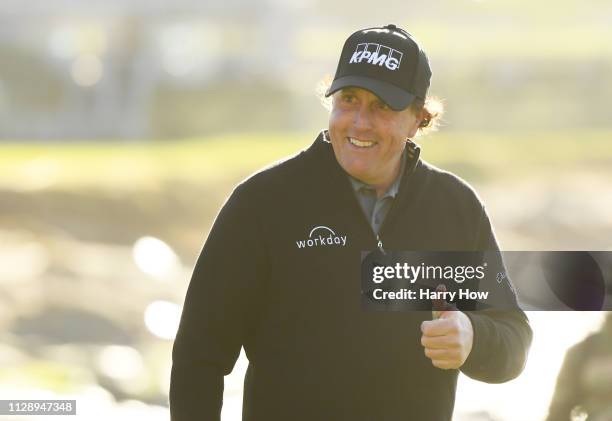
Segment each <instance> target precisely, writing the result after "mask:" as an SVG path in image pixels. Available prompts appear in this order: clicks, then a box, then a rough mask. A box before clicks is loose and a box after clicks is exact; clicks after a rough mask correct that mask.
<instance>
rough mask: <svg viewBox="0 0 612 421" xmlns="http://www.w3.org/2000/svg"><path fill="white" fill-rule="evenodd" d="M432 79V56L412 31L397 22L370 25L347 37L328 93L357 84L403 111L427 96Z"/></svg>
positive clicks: (395, 108)
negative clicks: (428, 56) (430, 65)
mask: <svg viewBox="0 0 612 421" xmlns="http://www.w3.org/2000/svg"><path fill="white" fill-rule="evenodd" d="M430 80H431V69H430V68H429V60H428V59H427V56H426V55H425V52H424V51H423V50H422V49H421V47H420V46H419V44H418V43H417V41H416V40H415V39H414V38H413V36H412V35H410V34H409V33H408V32H406V31H405V30H403V29H401V28H398V27H397V26H395V25H387V26H383V27H375V28H367V29H361V30H359V31H357V32H355V33H353V34H352V35H351V36H350V37H348V39H347V40H346V41H345V43H344V47H342V54H341V55H340V61H339V62H338V69H337V70H336V75H335V76H334V80H333V82H332V84H331V86H330V87H329V89H328V90H327V92H326V93H325V96H326V97H327V96H330V95H331V94H333V93H334V92H336V91H337V90H339V89H342V88H345V87H348V86H356V87H359V88H364V89H367V90H368V91H371V92H372V93H374V94H375V95H376V96H378V97H379V98H380V99H382V100H383V101H384V102H385V103H386V104H387V105H389V106H390V107H391V108H392V109H394V110H396V111H399V110H403V109H405V108H406V107H408V106H409V105H410V104H411V103H412V101H413V100H414V98H415V97H418V98H421V99H425V98H426V96H427V89H429V82H430Z"/></svg>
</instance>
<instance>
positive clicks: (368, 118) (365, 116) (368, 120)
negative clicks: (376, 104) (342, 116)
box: [353, 104, 372, 131]
mask: <svg viewBox="0 0 612 421" xmlns="http://www.w3.org/2000/svg"><path fill="white" fill-rule="evenodd" d="M353 127H354V128H355V129H356V130H359V131H368V130H369V129H371V128H372V115H371V111H370V108H369V107H368V105H367V104H362V105H361V106H360V107H359V108H358V109H357V110H355V113H354V114H353Z"/></svg>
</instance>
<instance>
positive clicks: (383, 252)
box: [376, 234, 387, 254]
mask: <svg viewBox="0 0 612 421" xmlns="http://www.w3.org/2000/svg"><path fill="white" fill-rule="evenodd" d="M376 241H378V249H379V250H380V252H381V253H382V254H387V253H386V252H385V249H384V248H383V243H382V240H381V239H380V236H379V235H378V234H376Z"/></svg>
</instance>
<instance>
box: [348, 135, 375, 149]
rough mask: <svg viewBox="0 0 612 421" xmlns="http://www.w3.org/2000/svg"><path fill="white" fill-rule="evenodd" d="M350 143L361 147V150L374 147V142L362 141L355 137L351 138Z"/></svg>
mask: <svg viewBox="0 0 612 421" xmlns="http://www.w3.org/2000/svg"><path fill="white" fill-rule="evenodd" d="M349 142H351V144H353V145H355V146H359V147H360V148H369V147H371V146H374V142H368V141H361V140H357V139H355V138H353V137H349Z"/></svg>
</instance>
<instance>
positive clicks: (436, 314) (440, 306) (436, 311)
mask: <svg viewBox="0 0 612 421" xmlns="http://www.w3.org/2000/svg"><path fill="white" fill-rule="evenodd" d="M436 292H446V285H444V284H439V285H438V286H437V287H436ZM431 303H432V307H431V313H432V316H433V318H434V319H439V318H440V317H442V314H443V313H444V312H446V311H453V310H457V306H455V305H454V304H451V303H448V302H446V300H445V299H443V298H439V299H434V300H431Z"/></svg>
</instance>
